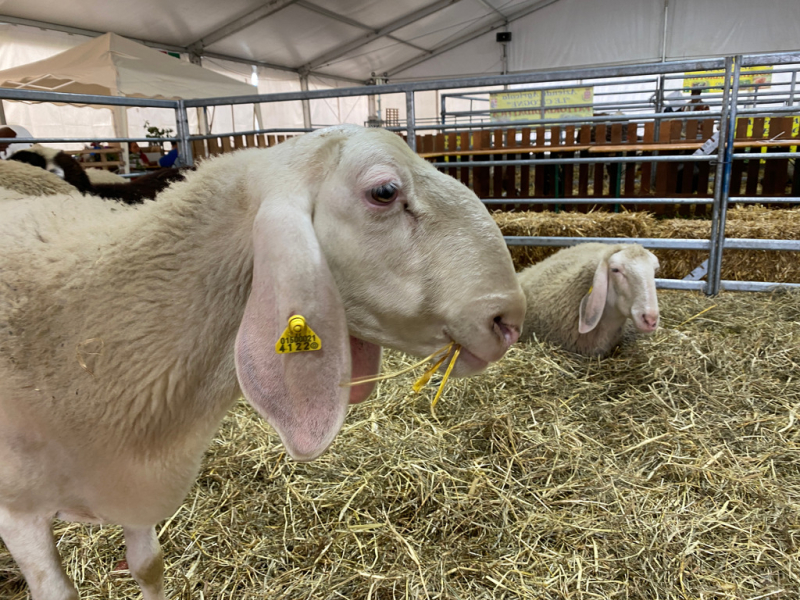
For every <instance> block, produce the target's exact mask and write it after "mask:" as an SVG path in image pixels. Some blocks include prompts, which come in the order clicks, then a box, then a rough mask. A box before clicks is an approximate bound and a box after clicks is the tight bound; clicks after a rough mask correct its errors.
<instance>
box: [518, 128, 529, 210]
mask: <svg viewBox="0 0 800 600" xmlns="http://www.w3.org/2000/svg"><path fill="white" fill-rule="evenodd" d="M520 146H521V147H523V148H530V146H531V130H530V127H525V128H524V129H523V130H522V139H521V140H520ZM522 156H524V157H525V158H530V156H531V155H530V154H529V153H526V154H523V155H522ZM519 196H520V198H531V197H532V196H531V168H530V167H529V166H528V165H523V166H522V167H521V168H520V170H519Z"/></svg>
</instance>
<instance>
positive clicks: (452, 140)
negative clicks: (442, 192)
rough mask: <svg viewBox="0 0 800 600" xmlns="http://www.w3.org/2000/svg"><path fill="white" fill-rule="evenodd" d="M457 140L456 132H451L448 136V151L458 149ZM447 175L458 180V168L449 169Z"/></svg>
mask: <svg viewBox="0 0 800 600" xmlns="http://www.w3.org/2000/svg"><path fill="white" fill-rule="evenodd" d="M456 139H457V134H456V132H454V131H453V132H450V133H448V134H447V150H455V149H456V144H457V141H456ZM451 160H455V159H454V158H451ZM447 174H448V175H450V177H453V178H458V169H457V168H456V167H451V168H449V169H447Z"/></svg>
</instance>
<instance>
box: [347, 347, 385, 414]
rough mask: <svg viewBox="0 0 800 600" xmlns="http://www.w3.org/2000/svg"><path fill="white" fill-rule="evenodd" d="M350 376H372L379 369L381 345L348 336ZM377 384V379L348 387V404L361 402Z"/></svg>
mask: <svg viewBox="0 0 800 600" xmlns="http://www.w3.org/2000/svg"><path fill="white" fill-rule="evenodd" d="M350 364H351V377H352V378H353V379H356V378H357V377H372V376H374V375H377V374H378V373H380V371H381V347H380V346H376V345H375V344H370V343H369V342H365V341H364V340H359V339H357V338H354V337H353V336H352V335H351V336H350ZM377 384H378V382H377V381H371V382H369V383H362V384H361V385H354V386H353V387H351V388H350V404H358V403H359V402H363V401H364V400H366V399H367V398H369V395H370V394H371V393H372V391H373V390H374V389H375V386H376V385H377Z"/></svg>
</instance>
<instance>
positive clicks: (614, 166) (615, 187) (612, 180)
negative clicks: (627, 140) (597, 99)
mask: <svg viewBox="0 0 800 600" xmlns="http://www.w3.org/2000/svg"><path fill="white" fill-rule="evenodd" d="M611 143H612V144H617V145H619V144H621V143H622V123H614V124H612V125H611ZM621 168H622V166H621V163H609V164H608V182H609V191H610V194H611V195H612V196H621V195H622V180H621V177H620V175H621Z"/></svg>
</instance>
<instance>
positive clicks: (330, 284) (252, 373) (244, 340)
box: [235, 198, 380, 460]
mask: <svg viewBox="0 0 800 600" xmlns="http://www.w3.org/2000/svg"><path fill="white" fill-rule="evenodd" d="M297 200H298V201H297V202H292V201H284V202H280V203H273V202H264V203H263V204H262V206H261V208H260V209H259V211H258V215H257V216H256V219H255V224H254V227H253V249H254V256H253V286H252V290H251V292H250V297H249V298H248V300H247V306H246V307H245V312H244V317H243V319H242V322H241V325H240V326H239V333H238V335H237V336H236V349H235V359H236V373H237V376H238V379H239V384H240V385H241V388H242V392H243V393H244V395H245V397H246V398H247V400H248V401H249V402H250V404H252V405H253V407H255V409H256V410H257V411H258V412H259V413H260V414H261V415H262V416H263V417H264V418H265V419H266V420H267V421H268V422H269V423H270V425H272V427H273V428H275V430H276V431H277V432H278V435H280V437H281V440H282V441H283V443H284V445H285V446H286V450H287V452H288V453H289V455H290V456H292V457H293V458H295V459H297V460H311V459H313V458H315V457H317V456H319V455H320V454H321V453H322V452H324V451H325V449H326V448H327V447H328V446H329V445H330V444H331V442H332V441H333V439H334V438H335V437H336V434H337V433H338V432H339V429H340V428H341V426H342V423H343V422H344V418H345V415H346V414H347V405H348V401H349V399H350V395H351V388H349V387H344V386H342V384H343V383H345V382H348V381H349V380H350V372H351V364H357V365H359V368H358V369H357V370H359V371H364V370H369V369H370V368H372V366H373V365H374V364H375V362H376V357H377V362H378V363H379V362H380V348H379V347H378V346H374V345H372V344H366V343H363V344H357V345H353V347H352V352H353V356H352V357H351V344H350V336H349V335H348V332H347V323H346V320H345V313H344V307H343V306H342V301H341V298H340V296H339V292H338V290H337V288H336V284H335V282H334V280H333V277H332V275H331V272H330V270H329V268H328V265H327V263H326V261H325V257H324V255H323V254H322V251H321V249H320V246H319V243H318V242H317V238H316V235H315V233H314V228H313V225H312V222H311V217H310V214H309V212H310V211H309V210H308V209H304V208H301V207H302V206H303V205H304V204H307V202H304V200H305V199H301V198H297ZM275 204H279V206H275ZM293 315H302V316H303V317H304V318H305V320H306V324H307V325H308V327H309V328H310V329H311V330H313V332H314V333H315V334H316V335H317V337H318V338H319V340H320V341H321V345H322V349H321V350H316V351H313V352H296V353H289V354H279V353H278V352H277V350H276V342H278V341H279V340H280V338H281V336H282V334H283V332H284V330H285V329H286V327H287V324H288V319H289V317H291V316H293ZM365 365H366V366H365ZM359 374H362V373H359ZM364 374H366V373H364ZM358 388H361V389H358ZM352 389H353V393H354V394H355V397H354V400H360V399H363V398H365V397H366V396H368V395H369V392H370V391H371V389H372V388H371V387H369V386H357V387H356V388H352Z"/></svg>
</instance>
